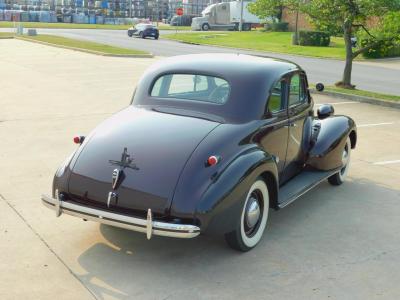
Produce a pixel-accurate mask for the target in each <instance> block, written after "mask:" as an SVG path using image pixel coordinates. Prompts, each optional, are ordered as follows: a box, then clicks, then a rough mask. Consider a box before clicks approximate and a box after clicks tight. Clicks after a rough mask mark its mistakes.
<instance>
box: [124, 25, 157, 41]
mask: <svg viewBox="0 0 400 300" xmlns="http://www.w3.org/2000/svg"><path fill="white" fill-rule="evenodd" d="M128 36H129V37H132V36H138V37H141V38H142V39H145V38H146V37H152V38H154V39H156V40H158V37H159V36H160V32H159V31H158V28H157V26H155V25H152V24H146V23H139V24H137V25H136V26H134V27H133V26H132V27H131V28H129V29H128Z"/></svg>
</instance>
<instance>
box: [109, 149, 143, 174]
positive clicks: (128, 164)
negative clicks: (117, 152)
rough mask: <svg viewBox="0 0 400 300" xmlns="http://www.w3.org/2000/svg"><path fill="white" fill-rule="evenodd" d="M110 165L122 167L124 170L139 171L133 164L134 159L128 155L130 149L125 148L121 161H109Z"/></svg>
mask: <svg viewBox="0 0 400 300" xmlns="http://www.w3.org/2000/svg"><path fill="white" fill-rule="evenodd" d="M109 163H110V164H112V165H116V166H119V167H121V168H122V169H125V168H131V169H134V170H139V168H138V167H137V166H136V164H135V163H133V158H131V156H130V155H129V154H128V148H126V147H125V148H124V152H122V155H121V160H120V161H118V160H109Z"/></svg>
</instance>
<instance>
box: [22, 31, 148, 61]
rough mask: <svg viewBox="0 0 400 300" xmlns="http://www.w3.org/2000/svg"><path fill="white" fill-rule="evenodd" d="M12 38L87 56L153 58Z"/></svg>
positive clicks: (143, 55) (146, 55) (24, 38)
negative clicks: (83, 53)
mask: <svg viewBox="0 0 400 300" xmlns="http://www.w3.org/2000/svg"><path fill="white" fill-rule="evenodd" d="M14 38H15V39H17V40H22V41H26V42H31V43H37V44H42V45H46V46H52V47H57V48H63V49H68V50H73V51H80V52H85V53H89V54H95V55H101V56H110V57H127V58H153V57H154V55H153V54H152V53H150V54H109V53H104V52H99V51H94V50H87V49H81V48H75V47H69V46H63V45H56V44H52V43H47V42H42V41H36V40H33V39H30V38H26V37H22V36H15V37H14Z"/></svg>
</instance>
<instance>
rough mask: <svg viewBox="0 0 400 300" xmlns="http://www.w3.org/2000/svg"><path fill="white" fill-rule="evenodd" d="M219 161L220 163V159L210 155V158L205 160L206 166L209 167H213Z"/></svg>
mask: <svg viewBox="0 0 400 300" xmlns="http://www.w3.org/2000/svg"><path fill="white" fill-rule="evenodd" d="M219 161H220V157H219V156H216V155H211V156H210V157H209V158H208V159H207V164H208V165H209V166H214V165H216V164H217V163H218V162H219Z"/></svg>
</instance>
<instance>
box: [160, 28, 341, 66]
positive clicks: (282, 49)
mask: <svg viewBox="0 0 400 300" xmlns="http://www.w3.org/2000/svg"><path fill="white" fill-rule="evenodd" d="M163 38H165V39H171V40H178V41H183V42H189V43H195V44H207V45H218V46H224V47H232V48H245V49H251V50H258V51H266V52H277V53H288V54H297V55H305V56H314V57H327V58H339V59H343V58H344V57H345V49H344V41H343V39H342V38H336V37H333V38H331V46H330V47H312V46H294V45H292V33H291V32H263V31H260V30H253V31H250V32H230V31H227V32H218V33H216V32H213V33H211V32H210V33H207V32H198V33H177V34H169V35H165V36H163Z"/></svg>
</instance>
